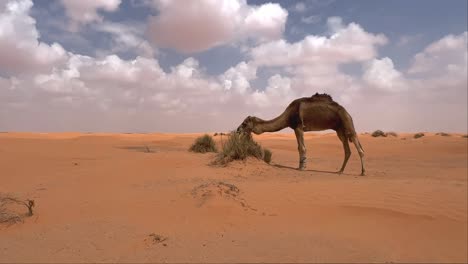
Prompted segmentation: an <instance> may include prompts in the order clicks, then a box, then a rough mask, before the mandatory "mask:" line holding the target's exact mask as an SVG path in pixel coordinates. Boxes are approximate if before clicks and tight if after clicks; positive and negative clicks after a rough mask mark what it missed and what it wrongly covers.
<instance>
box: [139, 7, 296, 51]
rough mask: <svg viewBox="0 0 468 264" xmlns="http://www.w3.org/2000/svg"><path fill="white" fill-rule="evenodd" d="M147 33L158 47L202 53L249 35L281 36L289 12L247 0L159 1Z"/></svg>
mask: <svg viewBox="0 0 468 264" xmlns="http://www.w3.org/2000/svg"><path fill="white" fill-rule="evenodd" d="M156 6H157V9H158V11H159V14H158V15H157V16H153V17H151V18H150V19H149V22H148V23H149V24H148V36H149V39H150V40H151V41H153V42H154V43H156V44H157V45H158V46H159V47H167V48H172V49H175V50H177V51H180V52H185V53H192V52H200V51H204V50H207V49H210V48H212V47H216V46H219V45H224V44H227V43H229V42H233V41H239V40H242V39H246V38H253V39H257V40H271V39H276V38H279V37H280V36H281V34H282V33H283V31H284V27H285V24H286V19H287V15H288V13H287V11H286V10H285V9H283V8H281V6H280V5H278V4H271V3H268V4H264V5H261V6H258V7H257V6H249V5H247V3H246V1H245V0H220V1H214V0H200V1H157V2H156Z"/></svg>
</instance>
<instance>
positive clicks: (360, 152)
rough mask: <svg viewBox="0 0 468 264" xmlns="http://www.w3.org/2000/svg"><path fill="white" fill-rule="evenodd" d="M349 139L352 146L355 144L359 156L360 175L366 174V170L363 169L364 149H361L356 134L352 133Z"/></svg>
mask: <svg viewBox="0 0 468 264" xmlns="http://www.w3.org/2000/svg"><path fill="white" fill-rule="evenodd" d="M350 139H351V141H352V142H353V143H354V146H356V149H357V151H358V153H359V158H361V176H364V175H366V170H365V169H364V149H362V146H361V142H359V139H358V137H357V135H356V134H354V135H353V136H352V137H351V138H350Z"/></svg>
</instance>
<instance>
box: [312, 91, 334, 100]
mask: <svg viewBox="0 0 468 264" xmlns="http://www.w3.org/2000/svg"><path fill="white" fill-rule="evenodd" d="M310 99H312V100H313V101H326V102H333V98H332V97H331V96H330V95H329V94H326V93H323V94H319V93H315V94H314V95H312V96H311V97H310Z"/></svg>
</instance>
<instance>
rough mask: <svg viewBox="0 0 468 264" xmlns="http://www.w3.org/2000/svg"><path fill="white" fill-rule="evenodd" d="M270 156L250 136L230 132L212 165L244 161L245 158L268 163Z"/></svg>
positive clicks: (268, 151)
mask: <svg viewBox="0 0 468 264" xmlns="http://www.w3.org/2000/svg"><path fill="white" fill-rule="evenodd" d="M271 156H272V154H271V151H270V150H264V149H263V148H262V147H261V146H260V145H259V144H258V143H257V142H255V141H254V140H253V139H252V137H251V136H250V135H245V134H239V133H236V132H232V133H230V134H229V135H228V139H227V141H226V142H225V143H224V144H223V147H222V150H221V152H220V153H218V156H217V157H216V159H215V161H214V162H213V163H214V164H217V165H226V164H228V163H229V162H231V161H234V160H245V159H246V158H247V157H254V158H257V159H263V160H264V161H265V162H267V163H269V162H270V161H271Z"/></svg>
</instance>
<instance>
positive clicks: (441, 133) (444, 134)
mask: <svg viewBox="0 0 468 264" xmlns="http://www.w3.org/2000/svg"><path fill="white" fill-rule="evenodd" d="M436 135H437V136H442V137H450V134H448V133H445V132H440V133H436Z"/></svg>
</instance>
